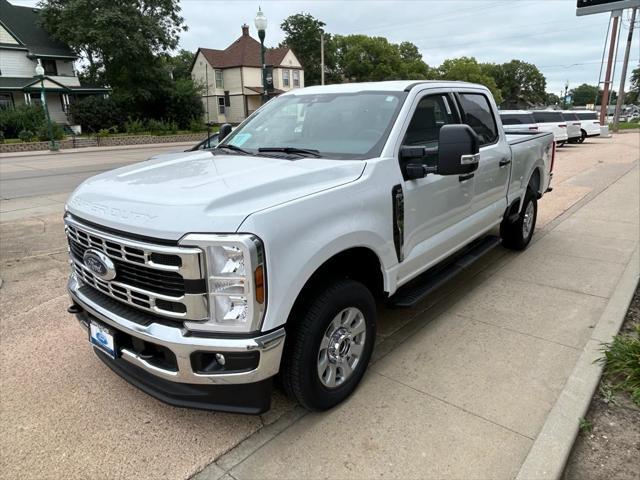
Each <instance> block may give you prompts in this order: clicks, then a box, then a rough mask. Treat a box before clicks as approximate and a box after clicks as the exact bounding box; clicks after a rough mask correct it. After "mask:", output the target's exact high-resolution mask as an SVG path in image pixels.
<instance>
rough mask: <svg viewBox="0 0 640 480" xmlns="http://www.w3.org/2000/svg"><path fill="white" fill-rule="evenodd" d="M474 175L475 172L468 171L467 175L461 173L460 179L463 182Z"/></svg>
mask: <svg viewBox="0 0 640 480" xmlns="http://www.w3.org/2000/svg"><path fill="white" fill-rule="evenodd" d="M474 175H475V174H473V173H467V174H466V175H459V176H458V180H459V181H461V182H466V181H467V180H470V179H472V178H473V176H474Z"/></svg>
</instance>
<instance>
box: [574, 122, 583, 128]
mask: <svg viewBox="0 0 640 480" xmlns="http://www.w3.org/2000/svg"><path fill="white" fill-rule="evenodd" d="M574 125H575V126H576V127H579V126H580V125H582V124H581V123H580V122H577V123H574Z"/></svg>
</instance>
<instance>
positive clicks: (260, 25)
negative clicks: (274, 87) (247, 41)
mask: <svg viewBox="0 0 640 480" xmlns="http://www.w3.org/2000/svg"><path fill="white" fill-rule="evenodd" d="M255 24H256V30H258V37H259V38H260V62H261V63H262V103H263V104H265V103H267V100H268V99H269V96H268V94H267V66H266V64H265V59H264V53H265V51H264V36H265V32H266V30H267V17H265V16H264V13H262V9H261V8H260V7H258V13H257V14H256V19H255Z"/></svg>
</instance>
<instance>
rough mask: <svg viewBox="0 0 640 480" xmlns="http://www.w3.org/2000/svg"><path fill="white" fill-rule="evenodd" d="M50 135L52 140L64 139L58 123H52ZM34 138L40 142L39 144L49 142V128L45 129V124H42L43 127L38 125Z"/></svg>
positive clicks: (62, 129) (61, 127)
mask: <svg viewBox="0 0 640 480" xmlns="http://www.w3.org/2000/svg"><path fill="white" fill-rule="evenodd" d="M51 134H52V135H53V139H54V140H62V139H63V138H64V127H63V126H62V125H60V124H58V123H53V122H52V123H51ZM36 136H37V137H38V140H40V141H41V142H46V141H48V140H50V138H49V127H47V124H46V123H44V124H43V125H40V127H39V128H38V130H37V135H36Z"/></svg>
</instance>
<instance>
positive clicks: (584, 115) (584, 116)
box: [576, 112, 598, 120]
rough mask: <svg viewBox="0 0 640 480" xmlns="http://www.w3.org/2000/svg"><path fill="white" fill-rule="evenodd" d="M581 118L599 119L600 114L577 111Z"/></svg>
mask: <svg viewBox="0 0 640 480" xmlns="http://www.w3.org/2000/svg"><path fill="white" fill-rule="evenodd" d="M576 115H577V116H578V118H579V119H580V120H598V115H597V114H596V112H593V113H589V112H587V113H576Z"/></svg>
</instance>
